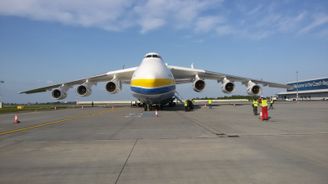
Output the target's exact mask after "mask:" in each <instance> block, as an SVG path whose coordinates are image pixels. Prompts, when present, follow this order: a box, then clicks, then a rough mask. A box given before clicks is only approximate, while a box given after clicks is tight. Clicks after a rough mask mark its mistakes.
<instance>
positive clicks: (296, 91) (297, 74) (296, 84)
mask: <svg viewBox="0 0 328 184" xmlns="http://www.w3.org/2000/svg"><path fill="white" fill-rule="evenodd" d="M296 101H298V71H296Z"/></svg>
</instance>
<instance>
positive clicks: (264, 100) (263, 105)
mask: <svg viewBox="0 0 328 184" xmlns="http://www.w3.org/2000/svg"><path fill="white" fill-rule="evenodd" d="M261 106H262V107H267V106H268V100H267V99H262V104H261Z"/></svg>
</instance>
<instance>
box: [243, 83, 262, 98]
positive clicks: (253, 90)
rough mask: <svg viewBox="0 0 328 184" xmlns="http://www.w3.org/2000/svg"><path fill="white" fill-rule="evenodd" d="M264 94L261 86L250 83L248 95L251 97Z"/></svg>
mask: <svg viewBox="0 0 328 184" xmlns="http://www.w3.org/2000/svg"><path fill="white" fill-rule="evenodd" d="M261 92H262V89H261V86H259V85H258V84H255V83H254V82H252V81H249V82H248V86H247V93H248V94H249V95H259V94H260V93H261Z"/></svg>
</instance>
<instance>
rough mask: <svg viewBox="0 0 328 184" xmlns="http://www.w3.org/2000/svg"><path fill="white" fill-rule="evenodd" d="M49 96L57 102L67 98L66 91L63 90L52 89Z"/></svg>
mask: <svg viewBox="0 0 328 184" xmlns="http://www.w3.org/2000/svg"><path fill="white" fill-rule="evenodd" d="M51 95H52V97H54V98H56V99H57V100H62V99H65V98H66V97H67V93H66V90H64V89H63V88H56V89H53V90H52V92H51Z"/></svg>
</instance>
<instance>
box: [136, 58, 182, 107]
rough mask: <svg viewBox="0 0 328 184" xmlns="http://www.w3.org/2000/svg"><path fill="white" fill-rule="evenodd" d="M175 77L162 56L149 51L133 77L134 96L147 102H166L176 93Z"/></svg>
mask: <svg viewBox="0 0 328 184" xmlns="http://www.w3.org/2000/svg"><path fill="white" fill-rule="evenodd" d="M175 89H176V86H175V79H174V77H173V75H172V72H171V70H169V69H168V68H167V66H166V65H165V63H164V62H163V60H162V59H161V57H160V56H159V55H158V54H156V53H149V54H147V55H146V56H145V58H144V59H143V60H142V62H141V64H140V66H139V67H138V69H137V70H136V71H135V72H134V74H133V76H132V79H131V91H132V94H133V96H134V97H136V98H137V99H139V100H140V101H141V102H143V103H146V104H165V103H168V102H169V101H170V100H172V98H173V97H174V95H175Z"/></svg>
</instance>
